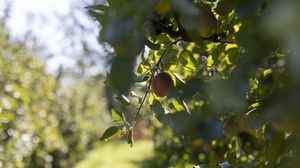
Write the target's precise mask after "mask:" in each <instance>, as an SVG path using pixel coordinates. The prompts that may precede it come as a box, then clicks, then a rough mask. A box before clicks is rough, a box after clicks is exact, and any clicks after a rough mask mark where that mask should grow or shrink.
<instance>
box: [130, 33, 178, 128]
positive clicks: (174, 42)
mask: <svg viewBox="0 0 300 168" xmlns="http://www.w3.org/2000/svg"><path fill="white" fill-rule="evenodd" d="M180 40H181V39H177V40H175V41H173V42H172V43H170V44H168V45H167V46H166V48H165V50H164V51H163V53H162V54H161V56H160V58H159V60H158V61H157V63H156V64H155V66H156V67H157V66H159V64H160V62H161V60H162V57H163V56H164V55H165V53H166V51H167V47H168V46H171V45H173V44H176V43H178V42H179V41H180ZM153 76H154V74H152V75H151V77H150V82H149V84H148V87H147V91H146V93H145V95H144V97H143V99H142V102H141V104H140V106H139V108H138V111H137V113H136V115H135V117H134V120H133V123H132V127H133V126H134V125H135V124H136V121H137V118H138V116H139V114H140V111H141V109H142V106H143V104H144V102H145V100H146V98H147V96H148V94H149V92H150V87H151V81H152V78H153Z"/></svg>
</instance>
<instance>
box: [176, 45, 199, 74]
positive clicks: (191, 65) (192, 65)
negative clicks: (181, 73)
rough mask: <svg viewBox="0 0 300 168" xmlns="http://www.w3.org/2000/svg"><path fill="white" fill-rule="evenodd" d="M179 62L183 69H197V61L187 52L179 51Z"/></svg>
mask: <svg viewBox="0 0 300 168" xmlns="http://www.w3.org/2000/svg"><path fill="white" fill-rule="evenodd" d="M179 60H180V62H181V64H182V65H183V66H184V67H185V68H188V69H192V70H195V69H196V68H197V61H196V59H195V57H194V56H193V54H192V53H191V52H190V51H189V50H183V51H181V53H180V55H179Z"/></svg>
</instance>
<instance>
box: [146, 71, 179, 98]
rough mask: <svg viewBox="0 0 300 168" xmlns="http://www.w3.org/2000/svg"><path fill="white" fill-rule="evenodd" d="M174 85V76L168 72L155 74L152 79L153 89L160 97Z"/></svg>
mask: <svg viewBox="0 0 300 168" xmlns="http://www.w3.org/2000/svg"><path fill="white" fill-rule="evenodd" d="M173 86H174V83H173V80H172V77H171V75H170V74H168V73H167V72H161V73H159V74H157V75H155V76H154V77H153V79H152V81H151V87H152V90H153V92H154V93H155V94H156V95H157V96H158V97H164V96H165V95H166V94H167V91H168V90H169V89H170V88H171V87H173Z"/></svg>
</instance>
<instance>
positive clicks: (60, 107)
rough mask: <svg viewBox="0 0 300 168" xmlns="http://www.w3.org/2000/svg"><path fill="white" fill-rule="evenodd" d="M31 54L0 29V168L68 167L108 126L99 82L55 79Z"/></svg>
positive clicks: (94, 78)
mask: <svg viewBox="0 0 300 168" xmlns="http://www.w3.org/2000/svg"><path fill="white" fill-rule="evenodd" d="M35 54H36V53H33V52H31V51H29V50H28V49H27V48H26V47H25V44H24V43H16V42H12V41H11V40H10V36H9V34H8V33H7V31H6V30H5V29H4V27H3V24H1V25H0V88H1V89H0V167H7V168H9V167H14V168H15V167H16V168H18V167H20V168H24V167H30V168H35V167H72V166H73V165H74V164H75V163H76V162H77V161H78V160H80V159H82V158H83V155H84V154H85V152H87V150H89V149H91V148H92V147H93V146H94V144H95V143H97V142H98V141H99V138H100V137H101V135H100V132H101V131H103V129H104V127H106V125H107V123H108V122H109V121H110V120H109V118H108V117H107V111H106V110H105V108H99V106H102V107H104V106H105V101H103V100H104V99H103V95H104V94H103V92H102V88H103V87H101V86H102V83H103V80H101V76H98V77H93V78H92V77H86V78H85V79H80V80H79V79H77V80H75V79H74V76H72V75H67V74H60V75H59V76H58V77H57V78H55V77H54V76H53V75H51V74H49V73H47V72H45V60H42V59H41V58H38V57H37V56H35ZM62 76H63V78H62ZM62 79H63V80H64V81H60V80H62ZM100 102H102V103H100Z"/></svg>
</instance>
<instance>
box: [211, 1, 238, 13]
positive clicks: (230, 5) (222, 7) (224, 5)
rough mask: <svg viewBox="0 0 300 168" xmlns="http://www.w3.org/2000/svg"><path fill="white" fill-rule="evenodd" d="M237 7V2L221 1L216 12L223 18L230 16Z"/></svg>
mask: <svg viewBox="0 0 300 168" xmlns="http://www.w3.org/2000/svg"><path fill="white" fill-rule="evenodd" d="M234 7H235V0H221V1H220V2H219V3H218V6H217V8H216V9H215V11H216V12H217V14H219V15H221V16H226V15H228V14H229V13H230V12H231V11H232V10H233V9H234Z"/></svg>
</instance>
